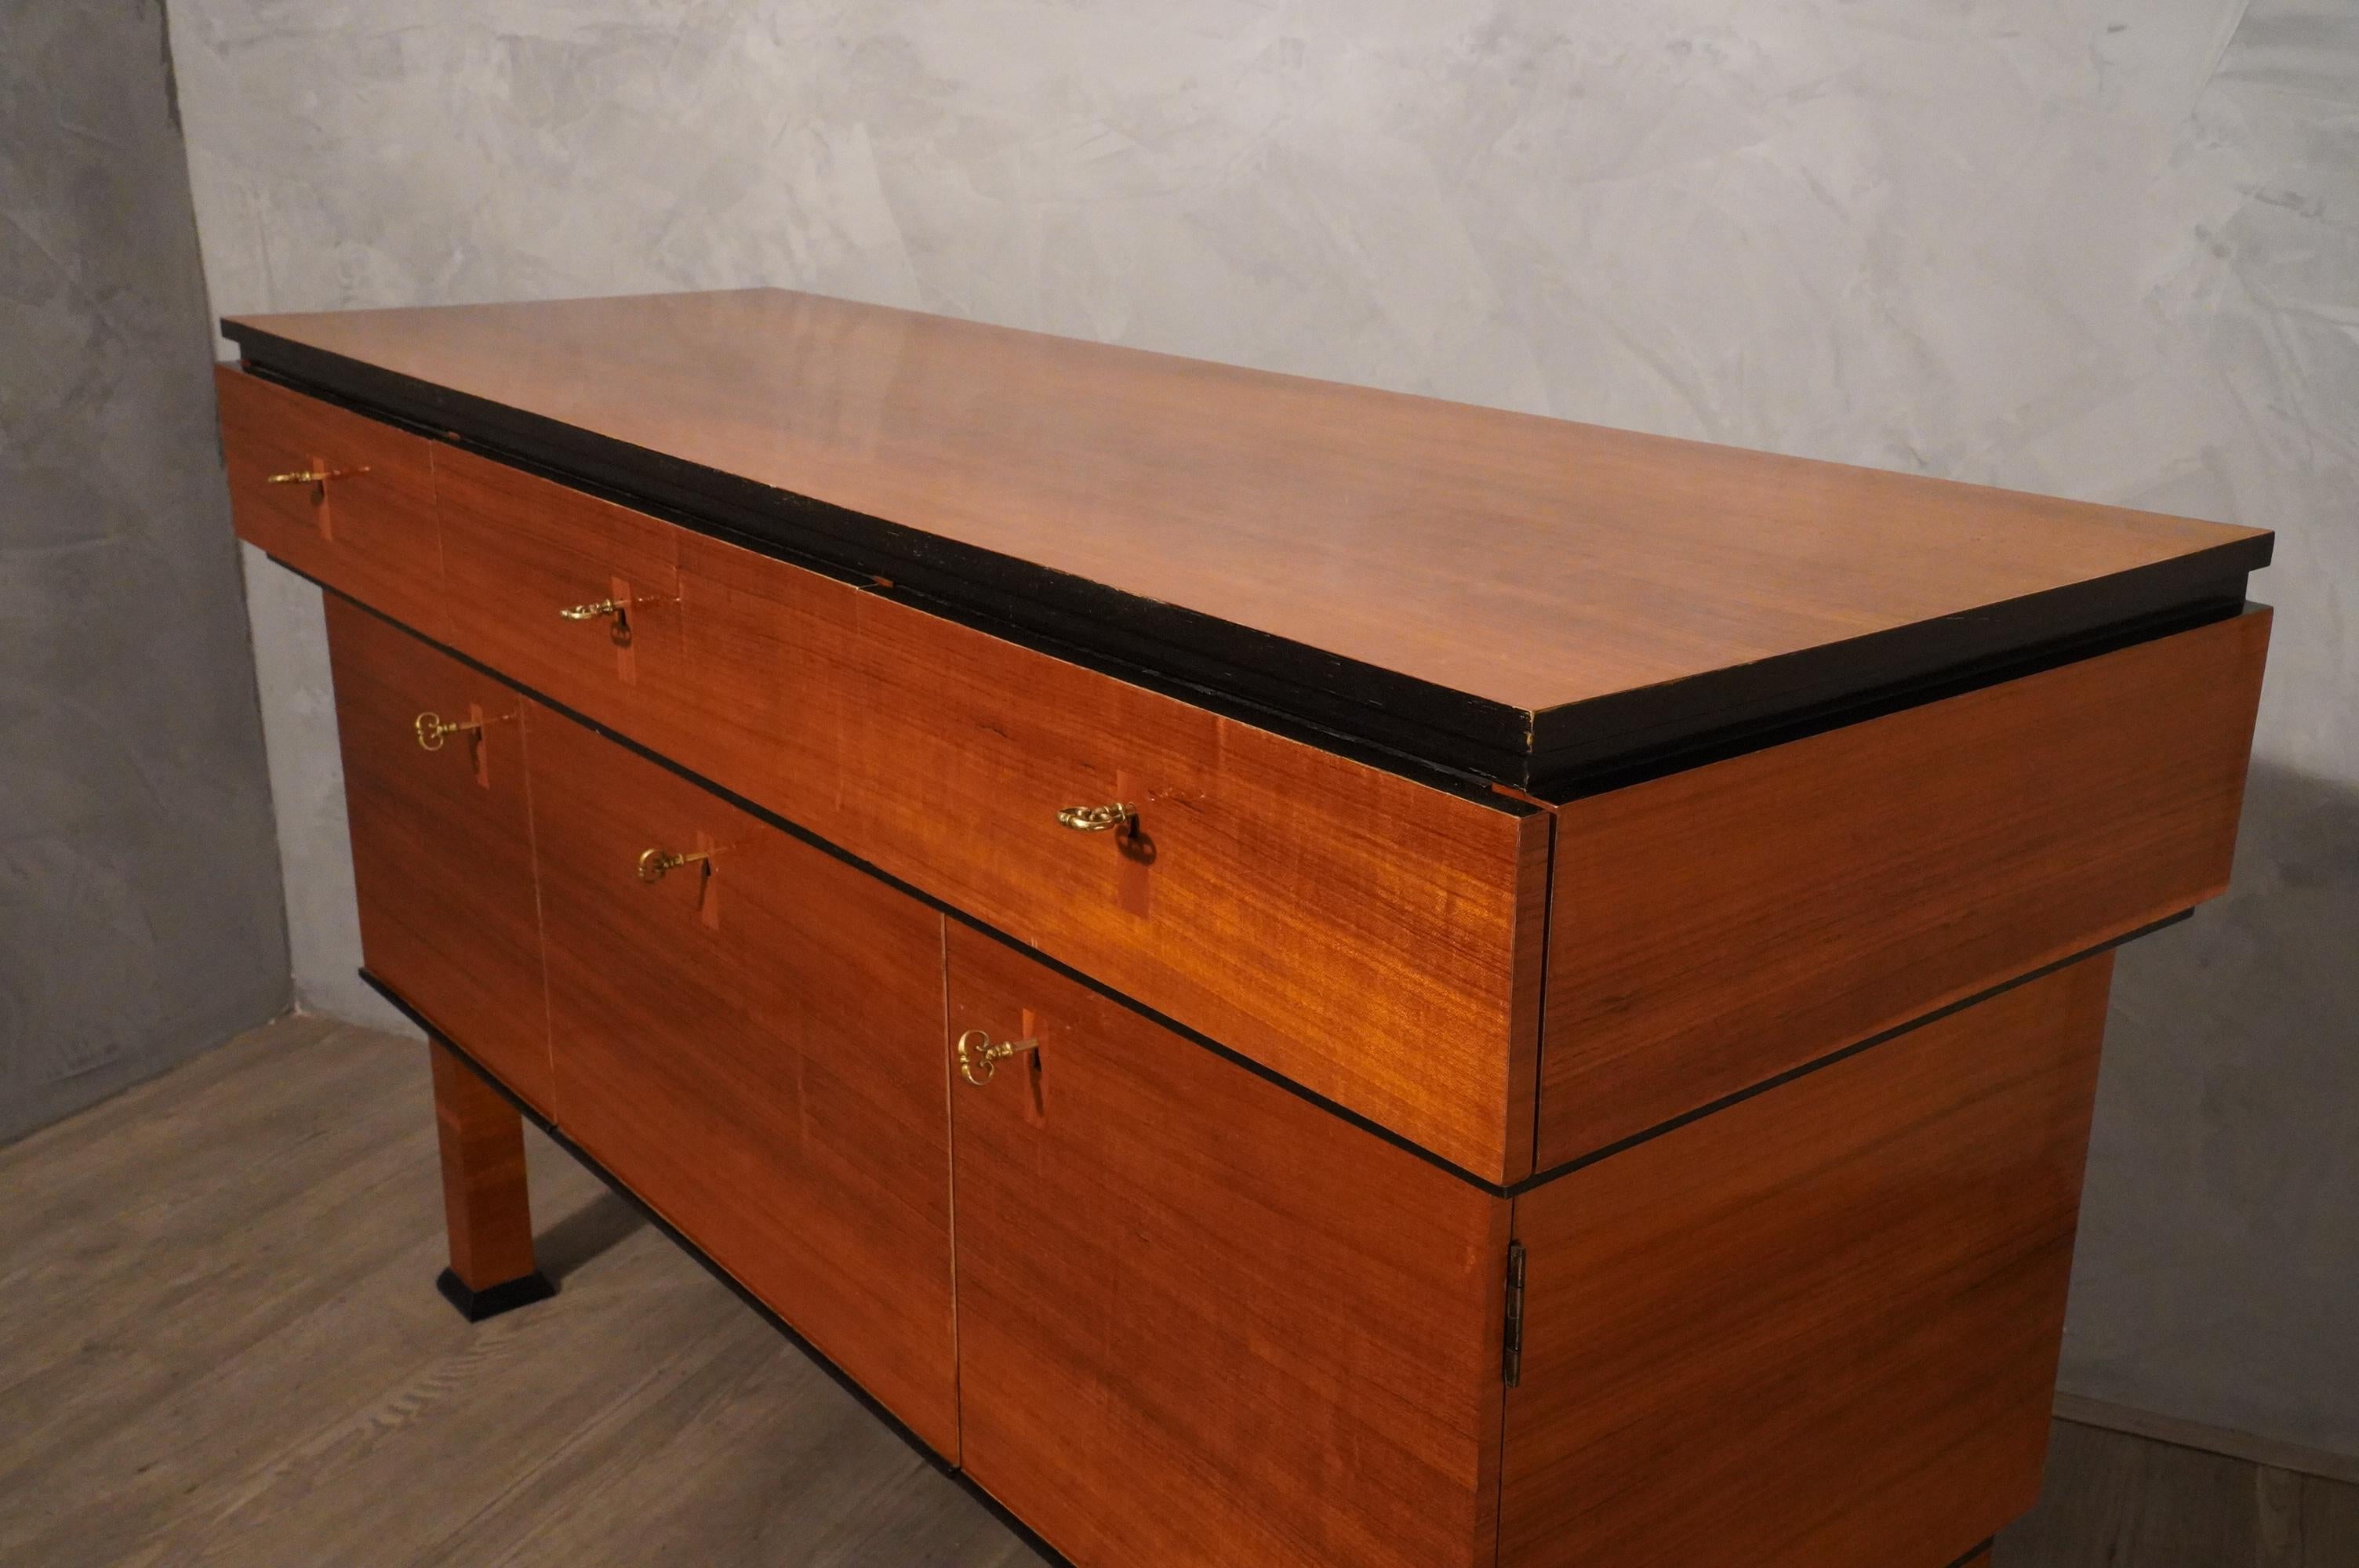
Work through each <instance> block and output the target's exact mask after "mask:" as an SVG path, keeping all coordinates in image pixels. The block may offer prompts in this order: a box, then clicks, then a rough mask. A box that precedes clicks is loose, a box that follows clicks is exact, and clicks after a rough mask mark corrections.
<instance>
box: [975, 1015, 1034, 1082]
mask: <svg viewBox="0 0 2359 1568" xmlns="http://www.w3.org/2000/svg"><path fill="white" fill-rule="evenodd" d="M1038 1049H1040V1042H1039V1041H1038V1040H1015V1041H1008V1040H1003V1041H1001V1042H1000V1043H999V1044H996V1045H995V1044H992V1043H991V1031H989V1030H987V1029H970V1030H968V1031H967V1032H966V1033H963V1034H962V1035H960V1036H959V1037H958V1065H959V1076H960V1077H962V1078H964V1079H965V1080H966V1081H967V1082H968V1083H971V1084H973V1086H974V1087H976V1088H981V1087H983V1086H984V1085H985V1084H987V1083H989V1082H991V1080H992V1079H993V1077H995V1076H997V1074H998V1072H999V1064H1000V1063H1002V1062H1004V1061H1006V1060H1007V1058H1008V1057H1010V1056H1013V1055H1016V1054H1018V1053H1020V1052H1025V1051H1038Z"/></svg>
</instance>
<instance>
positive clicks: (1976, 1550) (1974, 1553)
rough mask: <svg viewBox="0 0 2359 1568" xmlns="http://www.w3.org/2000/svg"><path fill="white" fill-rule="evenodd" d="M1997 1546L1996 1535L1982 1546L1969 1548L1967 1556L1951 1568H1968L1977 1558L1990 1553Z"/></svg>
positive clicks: (1951, 1565) (1952, 1564)
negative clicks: (1967, 1565)
mask: <svg viewBox="0 0 2359 1568" xmlns="http://www.w3.org/2000/svg"><path fill="white" fill-rule="evenodd" d="M1997 1544H1998V1537H1997V1536H1995V1535H1994V1536H1992V1537H1991V1538H1990V1539H1989V1540H1988V1541H1984V1542H1983V1543H1982V1544H1981V1545H1980V1546H1975V1547H1970V1548H1968V1549H1967V1551H1966V1553H1965V1555H1964V1556H1962V1557H1961V1558H1959V1559H1958V1560H1957V1561H1956V1562H1954V1563H1951V1564H1950V1568H1966V1564H1967V1563H1972V1562H1973V1560H1974V1559H1975V1558H1977V1557H1980V1556H1981V1555H1982V1554H1983V1553H1984V1552H1988V1551H1989V1550H1991V1548H1993V1547H1995V1546H1996V1545H1997Z"/></svg>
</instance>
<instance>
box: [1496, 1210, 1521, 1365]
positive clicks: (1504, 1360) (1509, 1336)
mask: <svg viewBox="0 0 2359 1568" xmlns="http://www.w3.org/2000/svg"><path fill="white" fill-rule="evenodd" d="M1499 1370H1500V1373H1501V1375H1502V1376H1504V1377H1505V1378H1506V1379H1507V1387H1509V1388H1511V1389H1512V1388H1514V1387H1516V1386H1517V1384H1519V1383H1521V1382H1522V1381H1523V1380H1524V1244H1523V1243H1522V1242H1520V1241H1510V1242H1508V1243H1507V1332H1506V1336H1504V1340H1503V1346H1502V1349H1501V1353H1500V1368H1499Z"/></svg>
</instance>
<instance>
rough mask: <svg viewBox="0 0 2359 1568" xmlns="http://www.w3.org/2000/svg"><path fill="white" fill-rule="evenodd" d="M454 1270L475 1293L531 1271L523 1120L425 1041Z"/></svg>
mask: <svg viewBox="0 0 2359 1568" xmlns="http://www.w3.org/2000/svg"><path fill="white" fill-rule="evenodd" d="M426 1050H427V1055H428V1058H429V1065H430V1068H431V1071H432V1074H433V1079H434V1126H435V1131H436V1134H437V1139H438V1142H439V1152H440V1156H441V1162H442V1217H443V1222H444V1227H445V1229H446V1231H447V1233H448V1235H449V1237H450V1242H451V1272H452V1273H453V1274H456V1275H457V1276H458V1277H459V1282H460V1283H461V1284H463V1285H465V1286H466V1287H467V1288H468V1289H469V1290H471V1291H478V1292H480V1291H488V1290H490V1289H491V1288H493V1287H494V1286H495V1285H505V1284H509V1283H511V1282H513V1281H517V1280H521V1279H523V1278H525V1277H526V1276H527V1275H528V1274H530V1273H532V1272H533V1258H532V1197H531V1194H530V1193H529V1192H528V1191H527V1187H526V1184H525V1166H524V1119H523V1118H522V1117H520V1116H518V1115H517V1114H516V1107H514V1106H512V1105H510V1104H509V1103H508V1102H507V1101H506V1100H504V1099H502V1098H500V1094H499V1091H498V1090H497V1089H495V1088H494V1087H492V1086H491V1085H489V1084H487V1083H485V1082H484V1080H483V1079H482V1078H480V1077H478V1076H475V1073H474V1070H473V1068H471V1067H469V1066H468V1065H466V1064H465V1063H463V1062H462V1061H460V1060H459V1058H458V1057H456V1056H454V1055H452V1054H451V1052H450V1051H449V1050H448V1049H447V1048H446V1047H445V1046H444V1045H443V1044H441V1043H440V1041H431V1040H429V1042H427V1045H426Z"/></svg>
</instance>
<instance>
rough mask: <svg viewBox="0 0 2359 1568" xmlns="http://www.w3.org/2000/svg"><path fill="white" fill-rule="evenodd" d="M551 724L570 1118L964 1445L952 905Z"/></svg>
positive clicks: (715, 1252) (550, 874)
mask: <svg viewBox="0 0 2359 1568" xmlns="http://www.w3.org/2000/svg"><path fill="white" fill-rule="evenodd" d="M527 730H528V734H529V737H530V741H531V745H532V752H533V771H532V784H533V811H534V822H535V828H536V832H537V835H538V849H539V854H540V868H541V876H542V879H543V881H542V888H543V892H544V893H545V895H546V909H547V918H548V924H549V964H550V970H549V1014H550V1026H551V1030H552V1037H553V1039H554V1042H555V1047H556V1052H555V1054H556V1065H557V1108H558V1121H559V1124H560V1126H561V1127H562V1128H563V1129H564V1130H565V1131H566V1132H567V1133H568V1134H569V1135H570V1136H571V1137H572V1138H573V1139H574V1140H575V1141H578V1142H579V1143H581V1145H582V1147H583V1148H585V1149H587V1150H588V1151H589V1152H591V1153H592V1155H593V1156H595V1157H596V1158H597V1159H598V1160H599V1161H600V1162H602V1163H603V1164H604V1165H605V1166H606V1167H607V1168H608V1169H609V1170H611V1171H613V1172H614V1173H615V1174H616V1175H617V1176H619V1177H620V1178H621V1179H622V1180H623V1181H624V1182H625V1183H626V1184H629V1186H630V1187H631V1189H632V1191H634V1192H636V1193H637V1194H638V1195H639V1196H640V1197H642V1198H644V1199H645V1200H646V1201H647V1203H649V1204H650V1205H652V1206H654V1207H655V1208H656V1209H657V1211H658V1212H659V1213H661V1214H662V1215H663V1216H664V1217H665V1218H666V1219H668V1220H669V1221H670V1222H671V1223H672V1224H673V1225H675V1226H677V1227H679V1230H680V1231H681V1232H682V1233H683V1234H684V1235H686V1236H687V1237H688V1238H690V1240H691V1241H693V1242H695V1243H696V1245H697V1246H698V1247H699V1248H701V1249H703V1250H704V1252H705V1253H706V1254H707V1255H709V1256H710V1257H712V1259H713V1260H714V1261H716V1262H718V1263H719V1264H720V1265H721V1266H722V1267H723V1268H724V1269H726V1270H727V1271H729V1272H730V1273H731V1274H732V1275H733V1276H734V1277H735V1278H736V1279H737V1281H739V1282H740V1283H742V1284H744V1285H745V1288H746V1289H747V1290H749V1291H751V1292H753V1293H754V1294H755V1295H756V1297H758V1298H759V1299H760V1300H762V1301H763V1302H764V1303H767V1304H768V1305H769V1307H770V1308H771V1310H773V1311H775V1312H776V1313H777V1314H778V1315H779V1316H780V1317H782V1318H784V1319H786V1321H787V1322H788V1323H789V1324H791V1325H793V1326H794V1327H795V1329H796V1330H797V1331H798V1332H799V1333H800V1334H802V1335H803V1336H806V1337H807V1338H809V1339H810V1341H811V1343H812V1344H814V1345H816V1346H818V1347H819V1348H820V1350H821V1352H822V1353H824V1354H825V1355H826V1356H828V1357H830V1358H831V1359H832V1360H833V1361H835V1362H836V1363H837V1364H838V1365H839V1366H841V1367H842V1368H843V1369H844V1370H845V1371H846V1372H848V1373H850V1374H851V1375H852V1376H853V1378H854V1379H858V1380H859V1382H860V1383H861V1384H862V1385H863V1386H864V1387H865V1388H866V1389H867V1390H869V1391H870V1392H871V1393H873V1394H875V1396H876V1398H877V1399H879V1400H882V1401H883V1402H884V1403H885V1405H886V1407H887V1408H888V1409H890V1410H891V1411H893V1412H894V1413H895V1414H896V1415H897V1416H899V1417H900V1418H901V1419H902V1420H903V1421H905V1422H908V1424H909V1426H910V1427H911V1428H912V1429H913V1430H914V1431H916V1432H917V1433H918V1434H919V1436H920V1437H922V1438H924V1439H925V1440H926V1441H927V1442H928V1443H929V1444H932V1445H933V1446H934V1447H935V1448H936V1449H938V1450H940V1452H941V1453H943V1454H948V1455H951V1456H953V1457H955V1455H956V1454H957V1453H958V1394H957V1373H956V1366H955V1354H956V1353H955V1350H954V1346H953V1340H952V1324H951V1240H950V1109H949V1107H948V1105H947V1104H946V1103H945V1097H946V1095H947V1094H948V1092H949V1081H948V1069H947V1067H946V1066H945V1065H944V1058H943V1044H942V1042H943V1035H942V951H941V940H942V938H941V925H942V923H941V917H940V915H939V914H936V913H935V912H934V911H932V910H930V909H929V908H927V907H926V906H925V905H923V904H921V903H918V902H917V901H916V900H914V899H912V898H909V897H908V896H907V895H906V894H903V893H901V892H897V891H896V890H894V889H893V888H891V887H888V886H887V885H886V884H885V883H883V882H881V881H877V880H876V879H875V878H874V877H871V876H868V875H866V874H864V873H863V872H861V871H856V870H854V869H853V868H852V867H851V866H848V865H846V864H844V863H843V861H841V860H836V859H834V858H833V857H832V856H830V855H828V854H825V853H824V852H822V851H821V850H819V849H814V848H812V847H811V846H810V845H809V844H806V843H804V842H802V841H801V840H799V839H797V838H792V837H790V836H788V835H787V834H785V833H782V832H780V831H778V830H777V829H776V828H774V827H769V826H767V825H766V824H765V823H762V822H760V821H758V820H757V819H756V818H754V817H752V816H747V815H745V813H743V812H741V811H739V810H737V809H735V808H734V807H733V806H729V805H728V804H726V803H725V802H723V801H722V800H721V799H720V798H719V797H718V796H715V795H711V794H709V793H708V792H706V791H704V790H702V789H700V788H698V787H697V786H695V785H693V784H690V783H688V782H687V781H686V780H684V779H682V778H680V777H679V775H678V774H676V773H671V772H670V771H669V770H668V769H666V768H663V767H661V766H658V764H656V763H654V762H648V761H647V760H646V759H645V758H643V757H640V756H638V755H637V754H636V753H635V752H630V751H627V750H625V748H624V747H622V746H620V745H617V744H615V743H614V741H608V740H605V739H603V737H601V736H599V735H597V734H595V733H593V732H592V731H591V730H586V729H584V728H583V727H582V726H581V725H579V724H576V723H574V722H573V721H572V720H571V719H565V718H562V717H560V715H558V714H556V713H553V712H551V711H550V710H549V709H548V708H543V707H540V706H539V705H538V704H535V705H533V706H532V707H531V708H530V709H529V714H528V719H527ZM651 856H652V857H655V858H650V857H651ZM669 856H680V857H695V856H703V857H708V858H706V859H701V860H700V859H688V860H685V861H684V863H681V864H678V865H670V864H669V861H668V860H665V859H663V857H669Z"/></svg>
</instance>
